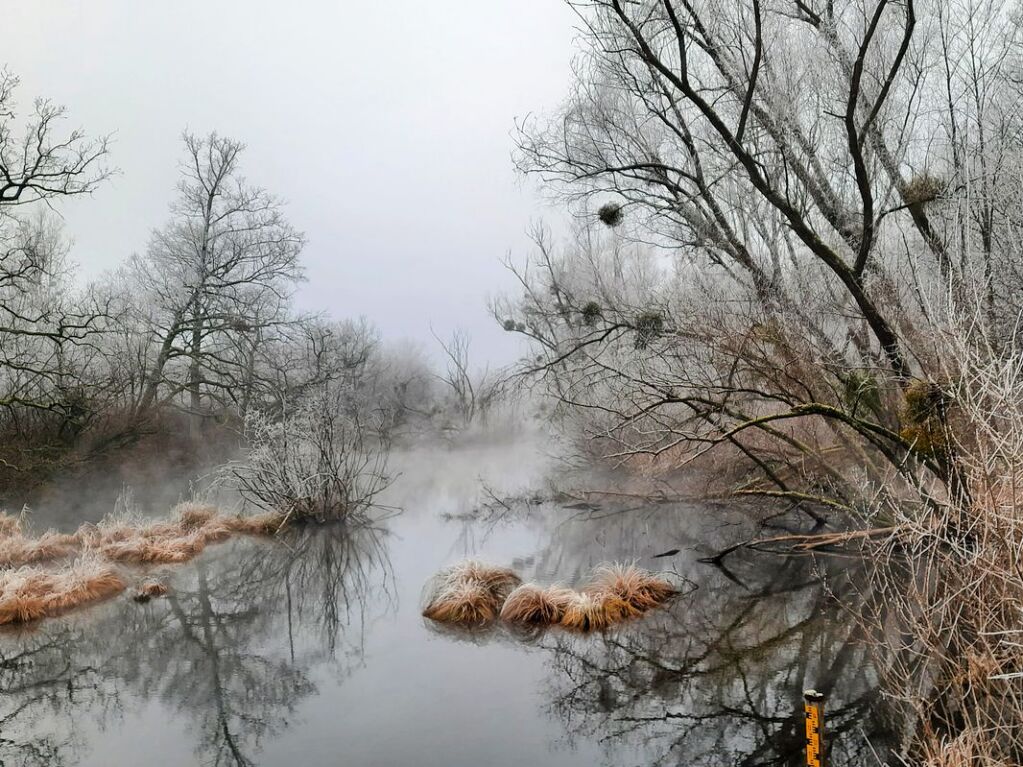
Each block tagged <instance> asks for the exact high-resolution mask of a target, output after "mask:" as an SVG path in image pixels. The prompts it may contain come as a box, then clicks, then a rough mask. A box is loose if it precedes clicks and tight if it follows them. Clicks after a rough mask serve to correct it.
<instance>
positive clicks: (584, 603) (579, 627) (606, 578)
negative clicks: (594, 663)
mask: <svg viewBox="0 0 1023 767" xmlns="http://www.w3.org/2000/svg"><path fill="white" fill-rule="evenodd" d="M675 593H676V589H675V587H674V585H672V583H671V582H670V581H667V580H665V579H663V578H659V577H657V576H656V575H653V574H652V573H649V572H647V571H646V570H641V569H640V568H638V567H635V566H634V565H623V564H611V565H604V566H602V567H599V568H597V569H596V571H595V572H594V577H593V580H592V581H591V582H590V583H589V584H588V585H587V586H586V587H585V588H584V589H583V590H582V591H574V590H573V589H568V588H564V587H561V586H548V587H546V588H545V587H543V586H539V585H537V584H535V583H526V584H522V585H519V578H518V576H517V575H515V573H513V572H512V571H511V570H508V569H506V568H501V567H494V566H492V565H487V564H484V563H482V562H476V561H473V560H469V561H466V562H462V563H460V564H458V565H455V566H454V567H451V568H449V569H447V570H444V571H442V572H441V573H439V574H438V575H437V576H436V578H435V579H434V582H433V584H432V586H431V588H430V599H429V602H428V604H427V607H426V609H425V610H424V611H423V615H424V616H426V617H427V618H430V619H431V620H435V621H439V622H442V623H457V624H463V625H477V626H478V625H483V624H486V623H489V622H491V621H492V620H494V619H495V618H496V617H498V616H500V618H501V620H503V621H506V622H508V623H511V624H516V625H519V626H532V627H544V626H555V625H558V626H562V627H563V628H566V629H569V630H572V631H601V630H603V629H606V628H609V627H610V626H613V625H615V624H617V623H621V622H623V621H627V620H630V619H632V618H637V617H639V616H640V615H643V614H644V613H645V612H647V611H648V610H652V609H653V608H655V607H657V606H659V605H662V604H664V602H666V601H667V600H668V599H669V598H670V597H671V596H673V595H674V594H675Z"/></svg>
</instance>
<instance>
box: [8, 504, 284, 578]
mask: <svg viewBox="0 0 1023 767" xmlns="http://www.w3.org/2000/svg"><path fill="white" fill-rule="evenodd" d="M283 521H284V518H283V517H282V516H281V515H280V514H273V513H265V514H257V515H254V516H240V515H236V516H226V515H222V514H220V512H219V511H218V510H217V508H216V507H215V506H211V505H209V504H202V503H195V502H187V503H182V504H179V505H178V506H176V507H175V508H174V510H173V518H172V519H171V520H170V521H145V520H140V519H123V518H122V519H110V520H104V521H103V522H100V523H99V524H98V525H93V524H84V525H82V526H81V527H79V528H78V530H77V531H76V532H75V533H73V534H69V533H58V532H54V531H48V532H45V533H43V534H42V535H38V536H33V535H30V534H26V533H25V532H24V530H23V528H22V524H21V520H20V518H18V517H13V516H11V515H8V514H0V567H19V566H21V565H27V564H36V563H39V562H44V561H51V560H55V559H63V558H65V557H69V556H71V555H73V554H75V553H77V552H79V551H81V550H83V549H88V550H91V551H95V552H97V553H99V554H100V555H102V556H103V557H105V558H107V559H110V560H112V561H114V562H121V563H126V564H155V563H177V562H186V561H188V560H189V559H191V558H192V557H194V556H196V555H197V554H199V553H200V552H201V551H203V550H204V549H205V548H206V546H207V544H210V543H219V542H221V541H225V540H227V539H228V538H230V537H231V536H232V535H235V534H243V535H273V534H275V533H276V532H277V531H278V530H279V529H280V528H281V526H282V525H283Z"/></svg>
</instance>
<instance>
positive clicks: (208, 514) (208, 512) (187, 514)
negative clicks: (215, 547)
mask: <svg viewBox="0 0 1023 767" xmlns="http://www.w3.org/2000/svg"><path fill="white" fill-rule="evenodd" d="M171 513H172V514H173V515H174V517H176V518H177V520H178V522H179V523H180V525H181V526H182V527H183V528H185V529H186V530H194V529H196V528H199V527H203V526H204V525H206V524H208V523H209V522H210V521H211V520H213V519H214V518H215V517H216V516H217V515H218V511H217V507H216V506H211V505H210V504H208V503H196V502H195V501H186V502H185V503H179V504H178V505H177V506H175V507H174V509H173V510H172V512H171Z"/></svg>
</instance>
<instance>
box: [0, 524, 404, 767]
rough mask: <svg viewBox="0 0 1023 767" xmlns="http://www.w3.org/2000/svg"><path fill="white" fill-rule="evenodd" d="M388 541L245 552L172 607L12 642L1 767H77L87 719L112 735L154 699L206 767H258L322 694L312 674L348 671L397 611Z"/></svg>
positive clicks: (347, 532) (46, 629)
mask: <svg viewBox="0 0 1023 767" xmlns="http://www.w3.org/2000/svg"><path fill="white" fill-rule="evenodd" d="M385 536H386V532H385V531H384V530H383V529H381V528H378V527H374V526H363V527H359V528H357V529H351V528H343V527H334V528H328V529H322V530H317V531H309V532H302V533H298V534H296V535H291V536H287V537H285V538H284V539H282V540H281V541H275V542H271V543H262V544H257V543H254V542H252V541H238V542H235V543H231V544H227V545H226V546H224V547H222V548H220V549H219V550H217V551H216V553H215V554H214V555H213V556H209V557H204V558H201V559H200V560H198V561H197V562H196V564H195V566H194V567H191V568H188V569H187V570H181V571H178V572H175V573H174V575H173V576H172V588H171V592H170V594H169V595H168V596H167V597H166V598H165V599H160V600H155V601H152V602H149V603H147V604H145V605H135V604H133V603H131V602H130V601H129V600H128V599H127V598H122V599H119V600H117V601H116V602H114V603H112V604H108V605H105V606H103V607H102V608H99V609H98V610H96V611H94V612H91V613H88V614H82V615H79V616H75V619H73V620H71V621H68V622H65V621H52V622H46V623H43V624H41V625H40V626H39V628H38V629H36V630H35V631H21V632H18V633H16V634H14V633H8V634H5V635H3V636H2V637H0V690H2V693H0V727H2V737H0V764H3V763H11V764H26V765H36V764H38V765H44V764H45V765H60V764H71V763H74V762H75V761H77V760H78V759H80V758H81V756H82V755H81V753H80V751H79V747H78V746H79V744H78V740H79V739H78V738H76V733H75V732H74V729H75V727H77V726H78V725H79V724H80V720H81V719H82V717H83V716H85V715H86V712H88V716H90V717H93V718H95V720H96V724H98V725H99V726H100V727H104V728H105V727H107V726H109V725H110V724H113V723H114V722H116V721H117V719H118V718H119V717H121V716H123V715H124V713H125V712H126V709H127V707H129V706H131V705H133V704H136V703H138V702H139V701H149V700H159V701H161V704H162V705H164V706H166V707H167V708H168V709H170V710H171V711H173V712H174V713H176V714H178V715H180V716H183V717H185V718H187V719H189V720H191V723H190V725H189V728H188V729H189V732H190V734H191V736H192V737H193V738H194V741H195V758H196V760H197V762H198V763H201V764H208V765H217V766H219V765H237V766H238V767H243V766H246V765H252V764H255V763H256V762H255V761H254V759H255V755H257V754H258V752H259V750H260V748H261V745H262V743H263V742H264V741H265V740H266V739H267V738H268V737H270V736H272V735H274V734H276V733H278V732H280V731H281V730H282V729H283V728H284V727H286V726H287V724H288V722H289V719H290V717H291V716H292V715H293V713H294V711H295V708H296V706H297V705H298V704H299V703H300V702H301V701H302V700H303V699H305V698H307V697H308V696H310V695H312V694H314V693H315V692H316V685H315V684H314V682H313V681H312V680H311V678H310V674H309V669H310V667H311V666H312V665H313V664H315V663H318V662H321V661H324V660H329V661H330V665H331V666H332V668H334V669H335V670H336V672H337V673H338V674H340V675H342V676H343V675H344V674H346V673H350V671H351V670H352V669H353V668H354V667H356V666H358V665H359V664H360V663H361V662H362V659H363V656H364V643H365V629H366V626H367V625H368V623H369V622H370V621H371V620H372V619H373V617H374V616H378V615H381V614H383V613H384V612H386V611H388V610H390V609H393V606H394V603H393V587H392V580H393V576H392V574H391V567H390V562H389V560H388V558H387V549H386V546H385V543H386V541H385ZM42 722H49V723H51V724H53V725H55V726H56V727H58V728H68V731H54V732H50V733H44V732H40V729H41V728H40V726H39V725H40V723H42Z"/></svg>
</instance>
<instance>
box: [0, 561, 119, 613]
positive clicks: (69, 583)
mask: <svg viewBox="0 0 1023 767" xmlns="http://www.w3.org/2000/svg"><path fill="white" fill-rule="evenodd" d="M125 586H126V584H125V581H124V579H123V578H122V577H121V576H120V574H119V573H118V572H117V570H115V569H114V568H113V567H111V566H110V565H107V564H104V563H102V562H101V561H100V560H98V559H97V558H95V557H83V558H81V559H78V560H76V561H75V562H74V563H72V564H71V565H68V566H67V567H65V568H64V569H62V570H58V571H47V570H42V569H39V568H36V567H22V568H19V569H17V570H6V571H3V572H0V624H7V623H25V622H28V621H33V620H38V619H39V618H44V617H48V616H52V615H59V614H60V613H63V612H66V611H67V610H71V609H73V608H75V607H78V606H79V605H83V604H88V603H90V602H96V601H99V600H101V599H106V598H108V597H111V596H114V595H115V594H118V593H120V592H121V591H123V590H124V588H125Z"/></svg>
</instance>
